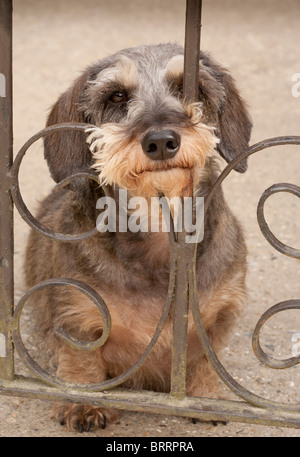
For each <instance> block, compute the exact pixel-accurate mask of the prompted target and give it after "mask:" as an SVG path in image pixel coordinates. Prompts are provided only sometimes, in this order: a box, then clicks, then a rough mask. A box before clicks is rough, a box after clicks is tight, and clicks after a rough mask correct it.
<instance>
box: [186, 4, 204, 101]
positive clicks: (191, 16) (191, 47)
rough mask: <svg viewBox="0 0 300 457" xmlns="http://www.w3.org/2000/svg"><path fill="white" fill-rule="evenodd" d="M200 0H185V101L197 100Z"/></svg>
mask: <svg viewBox="0 0 300 457" xmlns="http://www.w3.org/2000/svg"><path fill="white" fill-rule="evenodd" d="M201 11H202V0H187V2H186V22H185V45H184V77H183V95H184V98H185V100H186V102H187V103H193V102H196V101H197V100H198V91H199V89H198V87H199V58H200V34H201Z"/></svg>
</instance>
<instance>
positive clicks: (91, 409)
mask: <svg viewBox="0 0 300 457" xmlns="http://www.w3.org/2000/svg"><path fill="white" fill-rule="evenodd" d="M57 359H58V369H57V376H58V377H59V378H62V379H64V380H66V381H72V382H75V383H84V384H88V383H96V382H101V381H104V380H105V379H106V374H105V368H104V366H103V363H102V360H101V351H100V350H96V351H92V352H87V351H84V352H83V351H79V350H76V349H72V348H70V347H69V346H67V345H63V346H61V347H60V348H59V350H58V354H57ZM51 417H52V418H54V419H56V420H57V421H58V422H59V423H60V424H61V425H66V426H67V427H68V428H69V429H70V430H76V431H79V432H83V431H86V432H87V431H90V430H95V429H98V428H105V426H106V423H107V422H114V421H116V420H117V419H118V414H117V412H116V411H115V410H113V409H109V408H102V407H98V406H91V405H84V404H78V403H75V404H73V403H55V404H54V406H53V408H52V415H51Z"/></svg>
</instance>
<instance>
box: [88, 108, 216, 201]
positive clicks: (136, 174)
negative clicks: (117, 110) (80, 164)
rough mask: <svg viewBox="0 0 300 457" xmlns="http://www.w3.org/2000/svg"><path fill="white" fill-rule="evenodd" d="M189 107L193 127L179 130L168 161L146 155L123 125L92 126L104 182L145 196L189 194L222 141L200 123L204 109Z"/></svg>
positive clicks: (93, 146)
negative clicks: (178, 139) (178, 140)
mask: <svg viewBox="0 0 300 457" xmlns="http://www.w3.org/2000/svg"><path fill="white" fill-rule="evenodd" d="M190 109H191V115H190V117H191V127H190V128H188V129H184V130H183V131H182V132H179V133H181V146H180V150H179V151H178V152H177V154H176V155H175V156H174V157H173V158H172V159H168V160H166V161H163V160H161V161H160V160H159V161H157V160H151V159H150V158H149V157H147V156H146V154H145V153H144V152H143V150H142V146H141V143H140V142H139V141H138V140H136V139H134V140H129V139H128V136H127V135H126V125H124V124H113V123H107V124H104V125H103V126H101V127H95V128H93V129H91V130H90V135H89V137H88V139H87V141H88V142H89V143H90V150H91V152H92V153H93V156H94V165H93V168H95V169H96V170H97V171H98V172H99V178H100V182H101V184H103V185H111V186H114V185H117V186H119V187H120V188H123V189H127V190H129V191H130V193H131V194H132V195H140V196H145V197H152V196H153V197H154V196H157V195H158V194H164V195H165V196H167V197H168V198H172V197H174V196H183V195H187V196H188V195H190V194H191V193H192V192H193V190H194V188H195V186H197V183H198V181H199V177H200V176H201V171H202V170H203V169H204V166H205V162H206V159H207V157H209V156H211V155H212V153H213V152H214V150H215V147H216V145H217V143H218V142H219V140H218V138H217V137H216V136H215V135H214V129H213V128H212V127H209V126H207V125H205V124H203V123H202V122H201V117H202V116H201V111H200V110H199V109H194V111H192V108H190Z"/></svg>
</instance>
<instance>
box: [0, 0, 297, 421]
mask: <svg viewBox="0 0 300 457" xmlns="http://www.w3.org/2000/svg"><path fill="white" fill-rule="evenodd" d="M201 3H202V2H201V1H199V0H187V9H186V35H185V67H184V96H185V99H186V100H188V101H189V102H190V103H191V102H193V101H196V100H197V93H198V71H199V52H200V50H199V45H200V30H201ZM11 16H12V2H11V1H7V0H0V43H2V44H3V46H4V48H5V50H4V51H3V52H2V53H0V70H1V72H4V75H5V77H6V81H7V87H6V94H7V97H6V98H4V97H0V103H1V110H0V124H1V130H0V165H1V166H0V192H1V194H0V197H1V198H0V234H1V238H0V262H1V263H0V293H1V295H0V393H1V394H3V395H17V396H25V397H32V398H40V399H43V400H60V401H71V402H76V403H88V404H93V405H101V406H107V407H115V408H120V409H127V410H132V411H143V412H151V413H160V414H173V415H178V416H186V417H193V418H199V419H202V420H231V421H242V422H247V423H256V424H268V425H277V426H288V427H300V405H299V404H290V403H282V402H275V401H271V400H269V399H266V398H263V397H261V396H258V395H256V394H254V393H252V392H251V391H249V390H247V389H246V388H245V387H243V386H242V385H241V384H239V383H238V382H237V381H236V380H235V379H233V377H232V376H231V375H230V374H229V373H228V372H227V370H226V369H225V367H224V366H223V365H222V364H221V362H220V360H219V359H218V357H217V355H216V353H215V352H214V350H213V348H212V346H211V344H210V341H209V338H208V335H207V333H206V331H205V328H204V326H203V323H202V318H201V312H200V310H199V306H198V297H197V294H198V291H197V281H196V252H197V248H198V246H197V244H189V243H186V241H185V236H186V233H185V232H184V231H183V232H179V233H175V230H174V221H171V232H170V234H169V241H170V278H169V289H168V293H167V298H166V303H165V306H164V309H163V310H162V315H161V317H160V320H159V322H158V324H157V328H156V331H155V333H154V335H153V337H152V339H151V341H150V343H149V345H148V347H147V349H146V351H145V352H144V353H143V355H142V356H141V357H140V359H139V360H137V362H136V363H135V364H134V365H133V366H131V367H130V368H129V369H128V370H126V371H125V372H124V373H122V374H121V375H120V376H118V377H116V378H113V379H109V380H106V381H104V382H101V383H94V384H76V383H72V382H67V381H65V380H62V379H59V378H57V377H56V376H54V375H52V374H51V373H48V372H47V371H46V370H44V369H43V368H42V367H40V366H39V365H38V364H37V362H36V361H35V360H33V358H32V357H31V356H30V354H29V352H28V351H27V349H26V347H25V345H24V342H23V340H22V335H21V331H20V318H21V315H22V312H23V309H24V306H25V304H26V302H27V300H28V299H29V298H30V297H31V295H32V294H34V293H37V292H39V291H42V290H44V289H46V288H47V287H75V288H76V289H77V290H79V291H81V292H82V293H83V294H85V295H86V296H87V297H88V298H89V299H90V300H92V302H93V303H94V305H95V306H96V307H97V308H98V310H99V315H100V316H101V318H102V322H103V334H102V335H101V337H100V338H99V339H98V340H96V341H93V342H84V341H79V340H78V339H77V338H74V337H73V336H72V335H70V334H69V333H67V332H66V331H65V330H64V329H62V328H58V329H55V332H56V335H57V336H58V337H59V338H62V339H63V340H64V341H65V342H66V343H67V344H69V345H71V346H72V347H74V348H77V349H78V350H84V351H92V350H96V349H97V348H99V347H100V346H101V345H103V344H104V343H105V341H106V339H107V338H108V337H109V334H110V329H111V321H110V314H109V310H108V308H107V306H106V304H105V302H104V301H103V299H102V297H101V296H100V295H99V294H97V293H96V291H94V290H93V289H92V288H91V287H89V286H88V285H86V284H84V283H82V282H79V281H75V280H73V279H69V278H52V279H49V280H47V281H43V282H41V283H39V284H36V285H35V286H34V287H33V288H31V289H30V290H29V291H27V292H26V294H25V295H24V296H23V297H22V298H21V300H20V301H19V303H18V304H17V306H16V309H15V311H14V312H13V203H14V204H15V206H16V208H17V209H18V211H19V213H20V214H21V216H22V217H23V219H24V220H25V221H26V222H27V223H28V224H29V225H30V226H31V227H32V228H33V229H35V230H38V231H39V232H40V233H41V234H43V235H44V236H46V237H50V238H52V239H55V240H56V241H57V242H78V241H80V240H84V239H86V238H88V237H90V236H94V235H95V234H96V232H97V229H96V228H95V229H93V230H90V231H88V232H86V233H79V234H63V233H56V232H54V231H52V230H50V229H49V228H47V227H44V226H43V225H42V224H40V223H39V221H38V220H37V219H35V218H34V216H33V215H32V214H31V213H30V212H29V210H28V208H27V207H26V205H25V203H24V201H23V199H22V196H21V193H20V189H19V178H18V175H19V169H20V166H21V163H22V160H23V157H24V155H25V154H26V153H27V151H28V149H29V148H30V146H31V145H32V144H33V143H34V142H35V141H37V140H38V139H40V138H43V137H45V136H46V135H48V134H49V133H55V132H59V131H61V130H80V131H85V130H88V129H89V128H90V127H91V126H90V125H88V124H72V123H67V124H60V125H54V126H51V127H48V128H46V129H43V130H42V131H40V132H38V133H37V134H36V135H34V136H33V137H32V138H30V139H29V140H28V141H27V142H26V143H25V144H24V146H23V147H22V148H21V149H20V151H19V153H18V154H17V156H16V159H15V161H14V163H13V161H12V88H11V86H12V69H11V32H12V30H11ZM281 145H300V136H286V137H277V138H271V139H268V140H264V141H261V142H259V143H257V144H255V145H253V146H251V147H250V148H249V149H248V150H247V151H245V152H244V153H243V154H240V156H239V157H237V158H236V159H235V160H234V161H233V162H231V163H230V164H228V165H227V166H226V167H225V169H224V170H223V172H222V173H221V174H220V176H219V177H218V179H217V181H216V183H215V184H214V186H213V187H212V189H211V191H210V193H209V195H208V197H207V198H206V200H205V204H204V213H206V211H207V209H208V207H209V205H210V203H211V201H212V198H213V196H214V194H215V192H217V190H218V189H219V188H220V185H221V184H222V182H223V181H224V179H225V178H226V177H227V176H228V175H229V173H230V172H231V171H232V170H233V169H234V168H235V166H236V165H237V164H238V163H239V162H240V161H242V160H244V159H245V158H247V157H250V156H251V155H253V154H254V153H257V152H259V151H262V150H264V149H266V148H270V147H274V146H281ZM78 177H80V178H86V179H92V180H95V181H96V182H98V178H97V176H96V175H94V174H93V173H87V172H82V173H76V174H73V175H71V176H69V177H67V178H65V179H64V180H63V181H61V182H60V183H58V184H57V185H56V189H61V188H63V187H65V186H66V185H68V184H69V183H70V182H71V181H72V180H73V179H75V178H78ZM103 190H104V192H105V193H106V194H109V189H108V188H104V189H103ZM277 192H290V193H292V194H293V195H295V196H297V197H300V187H298V186H295V185H292V184H285V183H284V184H282V183H281V184H274V185H273V186H271V187H270V188H269V189H267V190H266V191H265V192H264V193H263V195H262V196H261V198H260V200H259V203H258V207H257V220H258V224H259V227H260V229H261V231H262V234H263V236H264V237H265V238H266V239H267V241H268V242H269V243H270V244H271V245H272V246H273V247H274V248H275V249H277V250H278V251H279V252H281V253H282V254H284V255H287V256H289V257H293V258H296V259H299V258H300V251H299V250H298V249H294V248H292V247H290V246H287V245H285V244H283V243H282V242H281V241H280V240H278V239H277V238H276V237H275V235H274V234H273V233H272V232H271V230H270V229H269V227H268V225H267V222H266V220H265V216H264V204H265V202H266V200H267V199H268V198H269V197H270V196H271V195H273V194H275V193H277ZM160 200H161V202H162V207H163V211H165V212H167V211H168V210H169V208H167V207H166V206H164V205H165V201H164V200H163V199H160ZM198 233H199V231H198ZM199 245H201V243H200V241H199ZM289 309H300V300H289V301H285V302H281V303H278V304H277V305H274V306H273V307H271V308H270V309H269V310H267V311H266V312H265V313H264V314H263V315H262V316H261V317H260V319H259V320H258V322H257V325H256V327H255V330H254V332H253V336H252V344H253V350H254V353H255V355H256V357H257V358H258V359H259V360H260V362H262V363H263V364H264V365H266V366H268V367H270V368H276V369H283V368H288V367H291V366H294V365H296V364H298V363H300V356H296V357H292V358H290V359H286V360H277V359H275V358H272V357H270V356H268V355H267V354H266V353H265V352H264V351H263V349H262V347H261V345H260V341H259V334H260V330H261V328H262V326H263V325H264V323H265V322H266V321H267V320H268V319H269V318H270V317H272V316H273V315H274V314H276V313H279V312H283V311H285V310H289ZM189 311H191V312H189ZM189 315H190V316H191V317H192V318H193V320H194V324H195V327H196V330H197V332H198V336H199V340H200V342H201V344H202V347H203V349H204V352H205V354H206V356H207V358H208V359H209V361H210V362H211V364H212V365H213V367H214V369H215V370H216V372H217V374H218V376H219V377H220V379H221V380H222V381H223V382H224V384H225V385H227V386H228V387H229V388H230V389H231V391H232V392H234V393H235V394H236V395H237V397H239V398H241V400H238V401H231V400H230V401H229V400H228V401H225V400H217V399H205V398H195V397H189V396H186V349H187V328H188V316H189ZM171 316H172V318H173V343H172V366H171V389H170V394H160V393H154V392H144V391H140V392H139V391H134V392H132V391H129V390H126V389H118V388H117V387H118V386H120V385H121V384H122V383H124V382H125V381H126V380H127V379H128V378H129V377H130V376H132V375H133V374H134V373H135V372H136V371H137V370H138V369H139V368H140V366H141V365H142V364H143V363H144V362H145V360H146V358H147V357H148V356H149V354H150V352H151V351H152V349H153V347H154V345H155V344H156V342H157V340H158V338H159V337H160V335H161V332H162V330H163V328H164V326H165V324H166V322H167V320H168V319H170V318H171ZM1 335H2V337H1ZM1 338H2V340H3V338H4V340H5V344H3V343H2V340H1ZM13 344H15V346H16V349H17V352H18V353H19V355H20V357H21V359H22V360H23V362H24V363H25V364H26V366H27V367H28V368H29V369H30V370H31V371H32V372H33V374H34V376H35V378H34V379H32V378H27V377H22V376H18V375H16V374H15V372H14V356H13ZM37 378H38V379H37ZM108 389H109V391H108Z"/></svg>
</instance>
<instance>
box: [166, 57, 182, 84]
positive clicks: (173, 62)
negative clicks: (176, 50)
mask: <svg viewBox="0 0 300 457" xmlns="http://www.w3.org/2000/svg"><path fill="white" fill-rule="evenodd" d="M183 63H184V56H183V54H179V55H177V56H174V57H171V59H170V60H169V62H168V64H167V67H166V78H167V79H173V78H178V77H179V76H182V75H183Z"/></svg>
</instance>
